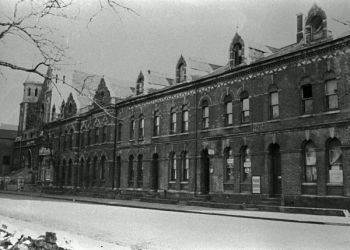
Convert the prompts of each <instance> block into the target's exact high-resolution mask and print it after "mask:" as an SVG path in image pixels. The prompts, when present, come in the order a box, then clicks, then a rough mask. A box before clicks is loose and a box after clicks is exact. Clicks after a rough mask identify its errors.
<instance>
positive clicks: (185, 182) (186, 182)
mask: <svg viewBox="0 0 350 250" xmlns="http://www.w3.org/2000/svg"><path fill="white" fill-rule="evenodd" d="M180 183H181V184H188V181H181V182H180Z"/></svg>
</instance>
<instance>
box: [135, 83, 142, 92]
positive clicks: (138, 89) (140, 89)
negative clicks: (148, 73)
mask: <svg viewBox="0 0 350 250" xmlns="http://www.w3.org/2000/svg"><path fill="white" fill-rule="evenodd" d="M142 93H143V82H138V83H137V85H136V95H141V94H142Z"/></svg>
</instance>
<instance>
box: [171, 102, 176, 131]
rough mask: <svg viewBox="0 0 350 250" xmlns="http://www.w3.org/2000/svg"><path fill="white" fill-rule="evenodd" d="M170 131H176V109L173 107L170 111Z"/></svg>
mask: <svg viewBox="0 0 350 250" xmlns="http://www.w3.org/2000/svg"><path fill="white" fill-rule="evenodd" d="M170 133H171V134H174V133H176V111H175V109H174V108H172V109H171V112H170Z"/></svg>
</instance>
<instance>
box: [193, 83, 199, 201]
mask: <svg viewBox="0 0 350 250" xmlns="http://www.w3.org/2000/svg"><path fill="white" fill-rule="evenodd" d="M194 90H195V97H196V98H195V100H196V102H195V158H194V159H195V161H194V189H193V191H194V196H196V193H197V164H198V107H197V104H198V89H197V83H196V82H195V83H194Z"/></svg>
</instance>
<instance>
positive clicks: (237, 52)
mask: <svg viewBox="0 0 350 250" xmlns="http://www.w3.org/2000/svg"><path fill="white" fill-rule="evenodd" d="M233 57H234V63H235V66H237V65H240V64H241V63H242V44H240V43H236V44H235V45H234V46H233Z"/></svg>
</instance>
